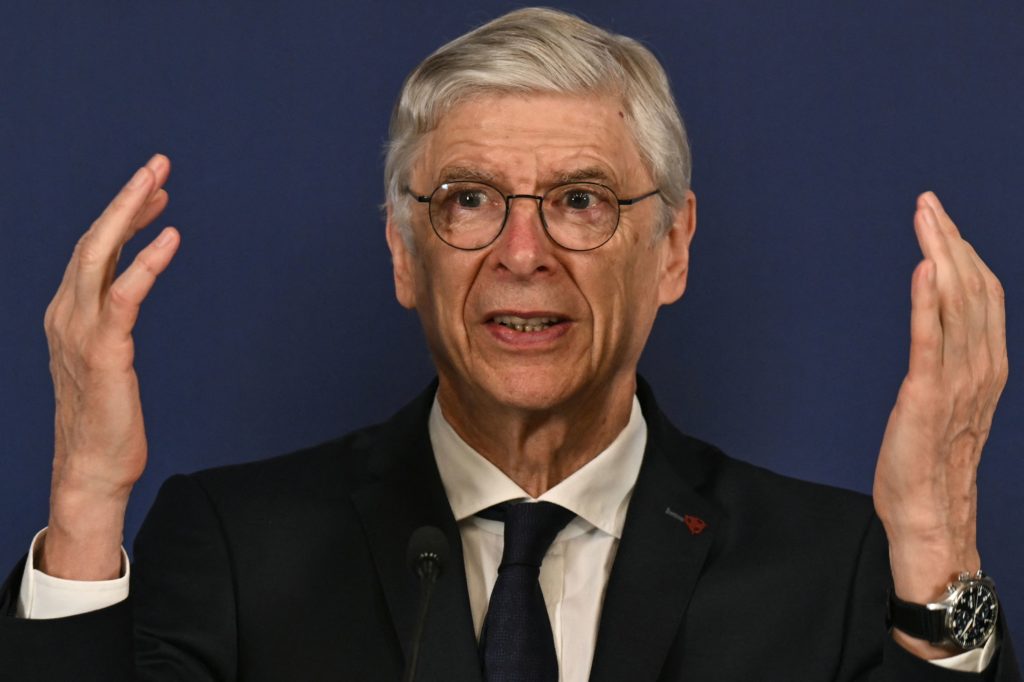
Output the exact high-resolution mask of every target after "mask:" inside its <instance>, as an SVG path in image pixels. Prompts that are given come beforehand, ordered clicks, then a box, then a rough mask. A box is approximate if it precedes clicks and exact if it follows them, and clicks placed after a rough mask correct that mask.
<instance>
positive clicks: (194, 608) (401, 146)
mask: <svg viewBox="0 0 1024 682" xmlns="http://www.w3.org/2000/svg"><path fill="white" fill-rule="evenodd" d="M169 170H170V165H169V161H168V160H167V159H166V158H165V157H163V156H160V155H157V156H155V157H153V159H151V160H150V161H149V162H148V163H147V164H146V166H145V167H144V168H142V169H140V170H139V171H138V172H137V173H136V174H135V175H134V177H133V178H132V179H131V181H130V182H129V183H128V184H127V185H126V186H125V188H124V189H123V190H122V191H121V192H120V194H118V196H117V197H116V198H115V199H114V200H113V202H112V203H111V204H110V206H109V207H108V208H107V210H106V211H105V212H104V213H103V215H102V216H100V218H99V219H98V220H97V221H96V222H95V223H94V224H93V226H92V227H91V228H90V229H89V231H88V232H87V233H86V234H85V236H84V237H83V238H82V240H81V241H80V243H79V244H78V247H77V248H76V250H75V253H74V256H73V258H72V260H71V263H70V265H69V266H68V268H67V272H66V274H65V277H64V281H63V282H62V283H61V285H60V289H59V290H58V292H57V295H56V297H55V298H54V300H53V303H52V304H51V306H50V308H49V309H48V311H47V316H46V319H47V330H48V337H49V340H50V349H51V356H52V370H53V377H54V384H55V388H56V394H57V419H56V454H55V459H54V469H53V480H52V491H51V513H50V521H49V525H48V529H47V530H46V531H45V533H41V534H40V535H39V536H37V539H36V541H35V543H34V547H33V550H32V552H30V553H29V556H28V557H27V560H26V562H25V565H24V566H20V567H18V568H17V569H16V570H15V572H14V573H13V574H12V578H11V580H9V581H8V584H7V586H6V587H5V589H4V592H3V598H4V600H5V602H6V604H7V607H8V609H7V610H8V617H6V618H3V619H0V651H2V652H3V655H4V660H5V661H6V663H5V665H6V666H13V668H14V670H15V671H16V676H17V679H47V680H52V679H103V680H114V679H133V678H135V677H138V678H140V679H147V680H169V679H188V680H236V679H243V680H292V679H295V680H300V679H301V680H319V679H325V680H326V679H360V680H362V679H366V680H389V679H398V678H399V676H400V674H401V673H402V671H403V670H405V671H406V673H407V675H409V676H410V677H411V676H415V679H419V680H477V679H482V680H487V681H492V682H493V681H497V680H550V681H553V680H557V679H562V680H573V681H577V680H586V679H593V680H666V681H667V680H755V679H758V680H761V679H765V680H792V679H798V680H824V679H839V680H855V679H901V680H903V679H935V680H943V679H951V680H952V679H971V677H972V676H971V674H969V673H971V672H974V673H975V675H974V677H976V678H977V679H1000V680H1011V679H1016V676H1017V670H1016V663H1015V660H1014V656H1013V652H1012V649H1011V646H1010V643H1009V641H1008V638H1007V636H1006V633H1005V632H1004V631H1002V629H1001V626H1000V625H999V616H998V609H997V602H996V598H995V593H994V591H993V589H992V584H991V582H990V581H989V580H988V579H987V578H985V577H984V576H983V575H982V574H981V573H980V571H979V569H980V559H979V556H978V552H977V548H976V543H975V539H974V532H975V502H976V491H975V486H974V479H975V472H976V468H977V464H978V460H979V457H980V454H981V449H982V445H983V443H984V441H985V437H986V435H987V430H988V426H989V424H990V422H991V418H992V414H993V411H994V409H995V404H996V401H997V399H998V396H999V394H1000V391H1001V389H1002V386H1003V384H1004V383H1005V379H1006V351H1005V345H1004V339H1003V307H1002V300H1001V291H1000V287H999V283H998V282H997V280H996V279H995V277H994V276H993V275H992V274H991V273H990V272H989V271H988V269H987V268H986V267H985V265H984V264H983V263H982V261H981V260H980V259H979V258H978V256H977V255H976V254H975V253H974V251H973V250H972V249H971V247H970V246H969V245H968V244H967V243H966V242H965V241H963V240H962V239H961V238H960V235H959V233H958V232H957V229H956V227H955V226H954V224H953V222H952V221H951V220H950V218H949V216H947V215H946V213H945V212H944V211H943V209H942V206H941V205H940V203H939V201H938V199H937V198H936V197H935V196H934V195H931V194H926V195H923V196H922V197H921V198H920V199H919V201H918V210H917V213H916V215H915V218H914V227H915V230H916V232H917V235H918V239H919V242H920V244H921V249H922V251H923V253H924V259H923V260H922V262H921V264H920V265H919V266H918V268H917V270H916V271H915V273H914V278H913V284H912V295H913V312H912V345H911V357H910V370H909V373H908V376H907V378H906V380H905V382H904V384H903V386H902V387H901V389H900V393H899V396H898V399H897V403H896V407H895V409H894V410H893V413H892V417H891V419H890V422H889V425H888V428H887V431H886V434H885V439H884V442H883V445H882V449H881V453H880V455H879V461H878V468H877V475H876V480H875V495H874V508H873V509H872V505H871V502H870V500H868V499H867V498H864V497H862V496H859V495H856V494H854V493H847V492H843V491H839V490H835V489H829V488H825V487H823V486H817V485H812V484H808V483H802V482H798V481H794V480H790V479H786V478H783V477H780V476H776V475H773V474H770V473H768V472H765V471H763V470H760V469H757V468H755V467H752V466H749V465H746V464H743V463H741V462H738V461H735V460H732V459H730V458H728V457H727V456H725V455H724V454H723V453H721V452H720V451H718V450H716V449H715V448H713V447H712V446H710V445H706V444H704V443H700V442H698V441H696V440H694V439H691V438H688V437H687V436H684V435H682V434H680V433H679V432H677V431H676V430H675V429H674V428H673V427H672V425H671V424H669V423H668V422H667V420H666V418H665V417H664V416H663V415H662V414H661V413H660V412H659V410H658V407H657V405H656V404H655V402H654V398H653V395H652V393H651V389H650V388H649V387H648V386H647V385H646V384H645V383H644V382H643V381H642V380H639V379H638V378H637V375H636V368H637V362H638V359H639V357H640V353H641V351H642V350H643V347H644V344H645V342H646V339H647V336H648V334H649V332H650V330H651V326H652V324H653V323H654V318H655V316H656V314H657V311H658V309H659V307H660V306H662V305H666V304H670V303H673V302H674V301H676V300H678V299H679V298H680V297H681V296H682V294H683V292H684V289H685V287H686V278H687V271H688V264H689V245H690V241H691V239H692V237H693V234H694V229H695V225H696V200H695V197H694V195H693V193H692V192H691V191H690V189H689V152H688V148H687V143H686V136H685V133H684V130H683V124H682V121H681V119H680V117H679V114H678V112H677V110H676V107H675V105H674V102H673V100H672V97H671V93H670V92H669V88H668V84H667V80H666V78H665V75H664V73H663V71H662V69H661V67H660V65H659V64H658V63H657V61H656V60H655V59H654V57H653V56H652V55H651V54H650V53H649V52H648V51H647V50H646V49H644V48H643V47H642V46H640V45H639V44H637V43H636V42H634V41H632V40H630V39H628V38H624V37H622V36H616V35H611V34H609V33H607V32H605V31H602V30H600V29H598V28H596V27H594V26H591V25H589V24H586V23H585V22H582V21H580V20H579V19H576V18H575V17H571V16H569V15H565V14H561V13H558V12H553V11H550V10H522V11H518V12H513V13H512V14H509V15H507V16H505V17H502V18H500V19H498V20H496V21H493V22H491V23H490V24H487V25H485V26H483V27H481V28H480V29H477V30H476V31H473V32H471V33H469V34H467V35H465V36H463V37H461V38H459V39H457V40H455V41H453V42H452V43H450V44H448V45H446V46H444V47H442V48H441V49H440V50H438V52H436V53H435V54H434V55H432V56H431V57H429V58H428V59H427V60H426V61H425V62H423V63H422V64H421V65H420V66H419V67H418V68H417V69H416V70H415V71H414V72H413V73H412V75H410V77H409V78H408V80H407V81H406V83H405V86H404V88H403V91H402V93H401V96H400V99H399V102H398V104H397V106H396V109H395V113H394V117H393V120H392V126H391V142H390V148H389V152H388V159H387V168H386V183H387V207H388V219H387V240H388V245H389V246H390V249H391V253H392V258H393V266H394V279H395V289H396V294H397V297H398V300H399V302H400V303H401V304H402V305H403V306H406V307H408V308H414V309H415V310H416V311H417V312H418V314H419V316H420V319H421V321H422V324H423V328H424V330H425V334H426V338H427V342H428V344H429V346H430V350H431V353H432V355H433V359H434V362H435V364H436V367H437V373H438V379H437V382H436V384H434V385H432V386H431V387H429V388H428V389H427V390H426V391H425V392H424V393H423V395H421V396H420V397H419V398H417V399H416V400H415V401H414V402H412V403H411V404H410V405H408V406H407V407H406V408H404V409H403V410H402V411H400V412H399V413H398V414H397V415H396V416H395V417H393V418H392V420H391V421H389V422H388V423H386V424H383V425H379V426H375V427H371V428H368V429H365V430H362V431H359V432H357V433H354V434H351V435H349V436H346V437H344V438H341V439H339V440H336V441H333V442H330V443H326V444H324V445H320V446H318V447H315V448H311V449H309V450H306V451H303V452H301V453H297V454H293V455H288V456H285V457H281V458H277V459H273V460H269V461H265V462H258V463H254V464H250V465H245V466H240V467H232V468H228V469H220V470H212V471H205V472H200V473H198V474H193V475H190V476H179V477H175V478H172V479H171V480H170V481H168V482H167V483H166V484H165V486H164V488H163V490H162V491H161V494H160V496H159V498H158V500H157V502H156V503H155V505H154V508H153V509H152V511H151V512H150V515H149V517H148V519H147V521H146V524H145V526H144V527H143V529H142V531H141V532H140V534H139V537H138V540H137V543H136V562H135V565H134V566H133V567H132V568H131V570H130V573H131V588H130V590H129V588H128V584H127V583H128V579H129V578H128V573H129V567H128V566H127V564H126V562H125V559H124V555H123V552H122V550H121V549H120V544H121V534H122V527H123V522H124V509H125V505H126V502H127V499H128V496H129V493H130V491H131V489H132V486H133V484H134V483H135V481H137V480H138V478H139V476H140V475H141V473H142V471H143V468H144V466H145V460H146V440H145V433H144V429H143V422H142V411H141V406H140V402H139V396H138V390H137V382H136V378H135V374H134V372H133V369H132V354H133V340H132V336H131V332H132V327H133V324H134V322H135V319H136V316H137V313H138V310H139V306H140V304H141V303H142V301H143V299H144V298H145V297H146V295H147V293H148V292H149V290H150V288H151V287H152V285H153V283H154V281H155V278H156V277H157V276H158V275H159V274H160V273H161V272H162V271H163V270H164V268H166V267H167V265H168V264H169V263H170V261H171V259H172V258H173V256H174V253H175V250H176V248H177V246H178V243H179V235H178V233H177V232H176V231H175V230H174V229H172V228H166V229H165V230H164V231H163V232H161V233H160V235H159V236H158V237H157V238H156V239H155V241H153V242H152V243H151V244H150V245H149V246H147V247H146V248H145V249H143V250H142V251H141V253H140V254H139V256H138V258H137V259H136V261H135V262H134V263H133V264H131V265H130V266H129V267H128V268H127V269H126V270H125V272H124V273H123V274H121V275H120V276H119V277H117V278H116V279H114V278H113V273H114V265H115V263H116V259H117V254H118V252H119V250H120V247H121V246H122V245H123V244H124V243H125V241H126V240H128V239H130V238H131V237H132V236H133V235H134V234H135V233H136V232H137V231H139V230H141V229H142V228H143V227H144V226H146V225H147V224H148V223H150V222H151V221H153V220H154V219H155V218H156V217H157V216H158V215H159V214H160V212H161V211H162V209H163V208H164V206H165V205H166V203H167V193H166V192H165V191H164V190H163V189H162V185H163V184H164V182H165V181H166V179H167V176H168V173H169ZM875 512H877V516H876V515H875ZM422 526H432V527H435V528H436V529H440V531H439V532H438V533H436V534H437V535H440V536H441V537H442V538H444V539H443V540H436V539H435V540H434V541H433V543H434V544H430V543H428V544H427V545H425V549H424V552H423V553H422V555H421V557H420V558H421V559H422V558H424V557H426V558H425V559H424V561H422V562H421V563H420V564H419V566H420V568H421V569H423V567H424V566H427V567H430V566H434V565H435V562H433V560H432V559H431V557H430V555H431V553H432V552H444V551H445V550H444V546H443V545H444V544H445V543H447V544H448V545H449V546H450V554H451V556H450V557H449V558H448V559H447V560H444V562H443V566H442V567H441V574H440V577H439V578H438V579H437V582H436V586H434V587H433V598H432V601H430V602H429V606H428V607H427V609H426V611H424V613H425V614H426V617H425V621H423V622H420V623H418V622H417V602H418V599H417V595H418V594H419V592H420V584H419V581H418V579H417V577H416V576H415V575H414V574H413V573H412V572H410V571H409V570H408V568H406V565H405V562H404V560H403V556H404V554H405V552H406V547H407V544H408V543H409V539H410V537H411V536H413V535H415V531H416V530H417V529H418V528H420V527H422ZM883 530H884V532H883ZM886 540H888V544H886ZM414 549H415V547H414ZM415 558H416V557H414V559H415ZM423 573H429V574H430V575H433V574H432V573H430V571H428V570H421V574H423ZM432 585H433V583H431V582H430V579H429V577H428V578H427V579H426V582H425V583H424V591H426V592H429V591H430V589H431V586H432ZM947 587H948V588H949V589H950V591H949V592H947ZM890 592H891V595H890ZM129 593H130V596H129ZM944 594H948V595H952V596H951V598H949V599H947V600H946V601H945V602H943V603H941V604H940V603H939V602H941V601H942V599H943V596H944ZM421 603H422V604H423V605H427V604H428V602H426V601H423V602H421ZM928 604H933V606H931V607H930V608H929V607H928V606H926V605H928ZM15 612H16V613H15ZM947 612H948V613H949V618H945V616H946V614H947ZM936 614H937V617H936ZM12 615H15V616H17V617H10V616H12ZM420 625H422V628H421V627H419V626H420ZM926 659H931V660H926ZM8 669H9V668H8ZM950 669H953V670H961V671H966V672H967V673H968V674H964V673H961V672H951V671H950ZM982 671H983V672H982Z"/></svg>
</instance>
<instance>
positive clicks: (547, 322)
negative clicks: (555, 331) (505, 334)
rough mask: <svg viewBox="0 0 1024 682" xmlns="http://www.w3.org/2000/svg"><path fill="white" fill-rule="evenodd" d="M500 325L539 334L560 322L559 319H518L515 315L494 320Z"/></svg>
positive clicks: (498, 317) (501, 316) (500, 316)
mask: <svg viewBox="0 0 1024 682" xmlns="http://www.w3.org/2000/svg"><path fill="white" fill-rule="evenodd" d="M494 321H495V322H497V323H498V324H500V325H502V326H504V327H508V328H509V329H515V330H516V331H517V332H539V331H541V330H542V329H547V328H548V327H550V326H551V325H553V324H556V323H557V322H558V318H557V317H530V318H526V317H516V316H515V315H499V316H497V317H495V318H494Z"/></svg>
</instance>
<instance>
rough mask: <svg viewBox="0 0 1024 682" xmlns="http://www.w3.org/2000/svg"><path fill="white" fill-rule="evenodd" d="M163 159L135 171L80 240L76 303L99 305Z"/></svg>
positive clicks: (76, 269)
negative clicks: (119, 254)
mask: <svg viewBox="0 0 1024 682" xmlns="http://www.w3.org/2000/svg"><path fill="white" fill-rule="evenodd" d="M164 161H165V160H164V158H163V157H161V156H160V155H156V156H154V157H153V158H152V159H150V161H149V162H148V163H147V165H146V166H143V167H142V168H140V169H139V170H137V171H136V172H135V175H133V176H132V179H131V180H129V181H128V184H126V185H125V186H124V187H123V188H122V189H121V191H120V192H119V193H118V195H117V196H116V197H114V200H113V201H111V202H110V204H109V205H108V206H107V208H106V209H105V210H104V211H103V213H102V214H101V215H100V217H99V218H97V219H96V222H94V223H93V224H92V227H90V228H89V231H88V232H86V233H85V235H84V236H83V237H82V239H81V240H80V241H79V243H78V247H77V248H76V253H75V255H74V257H73V258H75V259H77V263H76V268H75V273H74V274H75V281H74V286H75V302H76V306H77V305H79V304H84V305H88V306H98V305H99V296H100V293H101V292H102V291H103V290H104V289H105V288H106V285H107V284H108V283H109V281H110V277H111V276H112V272H113V270H112V268H111V263H112V262H116V256H117V252H118V250H119V249H120V248H121V246H122V245H123V244H124V242H125V241H127V239H128V238H129V237H130V236H131V226H132V223H133V222H134V220H135V216H136V215H138V213H139V212H140V211H141V210H142V208H143V207H144V206H145V205H146V202H147V201H148V199H149V197H150V195H151V194H152V192H153V191H154V190H155V188H156V179H157V173H156V172H154V168H156V169H157V171H159V172H160V174H161V175H162V174H163V173H164V170H163V168H164V166H165V165H166V164H165V162H164ZM151 166H152V167H151Z"/></svg>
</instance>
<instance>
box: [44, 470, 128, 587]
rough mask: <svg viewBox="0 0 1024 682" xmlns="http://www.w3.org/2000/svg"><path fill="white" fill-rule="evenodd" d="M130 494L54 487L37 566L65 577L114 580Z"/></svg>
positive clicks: (71, 578)
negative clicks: (89, 492) (106, 493)
mask: <svg viewBox="0 0 1024 682" xmlns="http://www.w3.org/2000/svg"><path fill="white" fill-rule="evenodd" d="M127 504H128V498H127V496H122V495H118V496H113V497H111V496H97V495H91V494H85V493H82V492H79V491H71V490H68V489H62V490H59V491H58V490H55V491H54V493H53V496H52V498H51V500H50V520H49V524H48V526H47V532H46V535H45V536H44V537H43V538H41V543H40V544H41V546H40V547H38V548H37V556H36V567H37V568H38V569H39V570H41V571H42V572H43V573H46V574H47V575H50V576H53V577H55V578H63V579H66V580H111V579H114V578H117V577H119V576H120V574H121V570H122V566H121V545H122V542H123V534H124V517H125V510H126V508H127Z"/></svg>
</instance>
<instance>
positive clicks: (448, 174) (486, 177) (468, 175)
mask: <svg viewBox="0 0 1024 682" xmlns="http://www.w3.org/2000/svg"><path fill="white" fill-rule="evenodd" d="M438 179H439V180H440V181H441V183H442V184H443V183H446V182H451V181H452V180H471V181H474V182H486V183H492V182H494V179H495V175H494V173H490V172H488V171H484V170H480V169H479V168H470V167H469V166H445V167H444V168H442V169H441V172H440V173H438Z"/></svg>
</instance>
